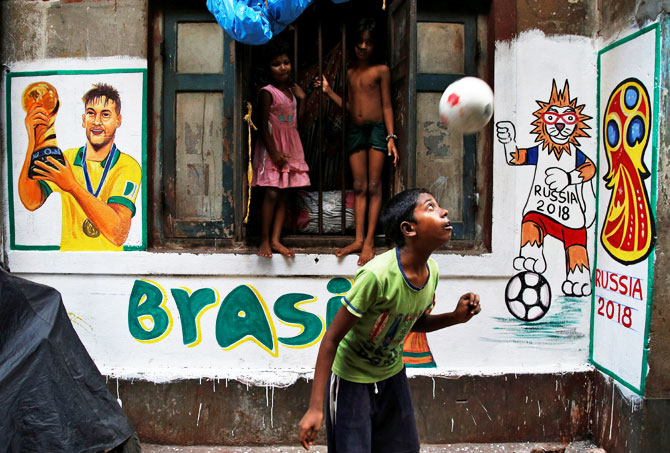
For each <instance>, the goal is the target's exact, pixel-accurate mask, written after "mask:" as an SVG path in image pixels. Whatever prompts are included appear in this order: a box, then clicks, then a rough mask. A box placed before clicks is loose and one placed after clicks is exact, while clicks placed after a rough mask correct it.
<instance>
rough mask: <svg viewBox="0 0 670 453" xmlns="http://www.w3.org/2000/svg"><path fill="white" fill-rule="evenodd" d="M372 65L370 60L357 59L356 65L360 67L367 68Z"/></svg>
mask: <svg viewBox="0 0 670 453" xmlns="http://www.w3.org/2000/svg"><path fill="white" fill-rule="evenodd" d="M370 66H372V63H371V62H370V60H356V67H357V68H359V69H367V68H369V67H370Z"/></svg>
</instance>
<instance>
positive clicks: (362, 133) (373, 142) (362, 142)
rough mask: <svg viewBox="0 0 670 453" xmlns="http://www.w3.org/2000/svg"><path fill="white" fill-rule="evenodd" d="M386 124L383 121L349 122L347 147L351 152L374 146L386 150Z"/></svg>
mask: <svg viewBox="0 0 670 453" xmlns="http://www.w3.org/2000/svg"><path fill="white" fill-rule="evenodd" d="M386 135H387V132H386V125H384V123H383V122H382V121H379V122H376V123H363V124H352V123H349V133H348V134H347V149H348V150H349V154H353V153H355V152H358V151H363V150H367V149H368V148H374V149H377V150H379V151H386Z"/></svg>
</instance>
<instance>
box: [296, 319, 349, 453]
mask: <svg viewBox="0 0 670 453" xmlns="http://www.w3.org/2000/svg"><path fill="white" fill-rule="evenodd" d="M356 321H358V317H356V316H354V315H352V314H351V313H350V312H349V310H347V309H346V308H345V307H344V306H341V307H340V309H339V310H338V311H337V314H336V315H335V318H333V321H332V322H331V323H330V325H329V326H328V330H326V334H325V335H324V336H323V340H321V346H320V347H319V354H318V356H317V358H316V366H315V367H314V382H313V383H312V395H311V397H310V399H309V409H307V412H306V413H305V415H304V416H303V417H302V420H300V424H299V428H300V431H299V435H300V443H302V446H303V447H305V449H306V450H309V446H310V445H312V444H313V443H314V439H315V438H316V435H317V434H318V432H319V430H320V429H321V422H322V421H323V396H324V394H325V392H326V383H327V382H328V377H329V376H330V368H331V367H332V366H333V360H334V359H335V352H337V347H338V345H339V344H340V341H341V340H342V338H344V336H345V335H346V334H347V332H349V330H350V329H351V328H352V326H353V325H354V324H355V323H356Z"/></svg>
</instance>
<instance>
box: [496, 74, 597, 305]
mask: <svg viewBox="0 0 670 453" xmlns="http://www.w3.org/2000/svg"><path fill="white" fill-rule="evenodd" d="M536 102H537V104H538V105H539V106H540V108H539V109H537V110H536V111H535V112H533V115H534V116H535V120H534V121H533V122H532V123H531V124H532V125H533V126H535V128H534V129H533V130H532V131H531V133H532V134H535V135H536V139H535V143H536V144H535V146H532V147H529V148H522V147H519V146H518V145H517V142H516V130H515V127H514V124H513V123H512V122H509V121H501V122H498V123H497V124H496V134H497V137H498V141H499V142H500V143H502V144H503V146H504V149H505V156H506V159H507V163H508V165H534V166H535V174H534V176H533V183H532V185H531V190H530V193H529V195H528V200H527V201H526V205H525V207H524V209H523V220H522V223H521V248H520V252H519V256H517V257H516V258H515V259H514V262H513V264H514V268H515V269H516V270H519V271H530V272H535V273H538V274H543V273H544V272H545V270H546V269H547V261H546V259H545V256H544V243H545V238H546V236H547V235H549V236H553V237H555V238H556V239H558V240H559V241H561V242H562V243H563V247H564V249H565V263H566V274H565V281H564V282H563V284H562V285H561V290H562V291H563V293H564V294H565V295H566V296H588V295H590V294H591V271H590V265H589V257H588V253H587V247H586V244H587V242H586V237H587V236H586V228H587V227H589V226H590V225H591V223H593V219H594V217H595V205H594V200H595V195H594V191H593V185H592V181H591V180H592V179H593V177H594V176H595V173H596V167H595V165H594V163H593V161H592V160H591V159H590V158H589V157H588V156H587V155H586V154H584V153H583V152H582V151H581V150H580V149H579V148H578V146H580V144H579V141H578V139H579V138H580V137H590V136H589V134H588V133H587V132H586V130H587V129H590V127H589V126H588V125H587V124H586V120H589V119H591V117H590V116H587V115H585V114H583V113H582V110H584V105H583V104H582V105H577V98H576V97H575V98H573V99H570V87H569V84H568V81H567V80H566V81H565V86H564V88H563V90H558V88H557V87H556V81H555V80H554V81H553V83H552V88H551V96H550V98H549V100H548V101H547V102H543V101H539V100H538V101H536Z"/></svg>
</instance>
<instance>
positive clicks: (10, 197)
mask: <svg viewBox="0 0 670 453" xmlns="http://www.w3.org/2000/svg"><path fill="white" fill-rule="evenodd" d="M128 73H140V74H142V188H141V190H142V208H141V209H142V243H141V244H140V245H124V246H123V250H124V251H135V250H146V248H147V204H148V203H147V69H146V68H121V69H90V70H52V71H25V72H10V73H8V74H7V75H6V76H5V77H6V79H5V109H6V110H5V111H6V125H7V126H6V131H7V186H6V187H7V202H8V215H9V248H10V250H44V251H48V250H60V245H22V244H17V243H16V238H15V231H16V226H15V225H14V193H13V190H12V187H13V182H14V175H13V170H12V165H11V163H12V133H11V131H12V116H11V107H12V103H11V92H12V80H14V79H16V78H19V77H34V76H52V75H82V74H128Z"/></svg>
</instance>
